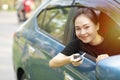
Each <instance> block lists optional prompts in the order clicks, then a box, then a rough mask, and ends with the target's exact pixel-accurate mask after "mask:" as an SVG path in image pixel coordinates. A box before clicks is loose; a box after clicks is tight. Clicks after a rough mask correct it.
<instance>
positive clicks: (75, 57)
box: [74, 53, 86, 62]
mask: <svg viewBox="0 0 120 80" xmlns="http://www.w3.org/2000/svg"><path fill="white" fill-rule="evenodd" d="M85 54H86V53H83V54H82V55H81V56H80V55H79V56H74V59H77V58H79V57H80V60H79V61H81V60H83V59H84V56H85ZM79 61H77V62H79Z"/></svg>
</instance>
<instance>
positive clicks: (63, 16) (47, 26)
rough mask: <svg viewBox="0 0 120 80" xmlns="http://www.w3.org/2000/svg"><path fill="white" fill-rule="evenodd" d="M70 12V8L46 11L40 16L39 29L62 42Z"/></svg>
mask: <svg viewBox="0 0 120 80" xmlns="http://www.w3.org/2000/svg"><path fill="white" fill-rule="evenodd" d="M68 10H69V9H68V8H62V9H61V8H53V9H47V10H44V11H43V12H42V13H41V14H40V15H39V16H38V24H39V27H40V28H41V29H43V30H44V31H46V32H47V33H49V34H50V35H51V36H53V37H54V38H56V39H57V40H59V41H60V42H62V40H63V37H64V36H63V35H64V29H65V24H66V21H67V17H68ZM43 17H44V18H43Z"/></svg>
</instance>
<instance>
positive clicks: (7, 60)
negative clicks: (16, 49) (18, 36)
mask: <svg viewBox="0 0 120 80" xmlns="http://www.w3.org/2000/svg"><path fill="white" fill-rule="evenodd" d="M43 1H45V0H0V80H16V78H15V75H14V69H13V62H12V42H13V36H14V32H15V31H16V29H17V28H18V27H20V25H21V24H22V23H23V22H24V21H25V20H27V19H28V18H29V17H30V15H31V14H32V12H34V11H35V9H36V8H37V7H38V6H39V5H40V4H41V3H42V2H43Z"/></svg>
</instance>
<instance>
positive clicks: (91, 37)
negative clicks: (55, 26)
mask: <svg viewBox="0 0 120 80" xmlns="http://www.w3.org/2000/svg"><path fill="white" fill-rule="evenodd" d="M73 23H74V25H75V33H76V36H77V39H75V40H73V41H72V42H70V43H69V44H68V45H67V46H66V47H65V48H64V50H63V51H61V53H59V54H57V55H56V56H55V57H54V58H53V59H51V60H50V62H49V66H50V67H60V66H63V65H66V64H69V63H72V64H73V65H74V66H79V65H80V64H81V63H82V60H81V58H80V57H78V58H76V59H75V58H74V56H79V55H80V54H78V52H79V51H84V52H86V53H89V54H90V55H92V56H94V57H96V61H99V60H101V59H104V58H107V57H109V55H108V54H111V53H112V52H111V51H110V52H109V50H108V49H106V47H108V46H109V45H108V44H107V41H105V40H104V38H103V37H102V36H101V35H100V34H99V33H98V30H99V22H98V17H97V15H96V14H95V12H94V11H93V10H91V9H89V8H80V9H78V10H77V13H76V15H75V17H74V19H73ZM106 45H107V46H106Z"/></svg>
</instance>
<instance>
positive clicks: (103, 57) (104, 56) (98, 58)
mask: <svg viewBox="0 0 120 80" xmlns="http://www.w3.org/2000/svg"><path fill="white" fill-rule="evenodd" d="M108 57H109V55H108V54H101V55H98V57H97V58H96V62H98V61H100V60H102V59H105V58H108Z"/></svg>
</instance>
